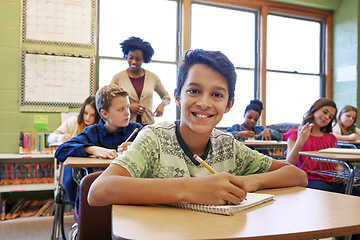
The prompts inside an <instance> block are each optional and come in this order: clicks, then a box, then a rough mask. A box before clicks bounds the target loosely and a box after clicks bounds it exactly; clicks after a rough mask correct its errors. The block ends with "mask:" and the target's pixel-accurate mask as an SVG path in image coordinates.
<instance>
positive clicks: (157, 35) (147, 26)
mask: <svg viewBox="0 0 360 240" xmlns="http://www.w3.org/2000/svg"><path fill="white" fill-rule="evenodd" d="M99 21H100V24H99V31H100V33H99V35H100V37H99V55H100V56H111V57H123V54H122V52H121V49H120V46H119V43H121V42H122V41H124V40H125V39H127V38H129V37H131V36H136V37H140V38H142V39H144V40H145V41H147V42H149V43H150V44H151V45H152V47H153V48H154V50H155V54H154V57H153V60H161V61H175V60H176V44H177V43H176V36H177V34H176V31H177V24H176V22H177V3H176V1H169V0H151V1H149V0H131V1H128V0H106V1H100V20H99Z"/></svg>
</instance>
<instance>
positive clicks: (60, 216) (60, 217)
mask: <svg viewBox="0 0 360 240" xmlns="http://www.w3.org/2000/svg"><path fill="white" fill-rule="evenodd" d="M63 177H64V165H63V163H60V173H59V181H58V185H57V186H56V189H55V191H56V192H55V194H56V196H55V204H56V207H55V214H54V224H53V230H52V235H51V239H52V240H57V239H59V236H60V230H61V235H62V239H64V240H66V237H65V231H64V205H65V202H64V187H63Z"/></svg>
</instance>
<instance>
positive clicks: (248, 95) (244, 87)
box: [217, 70, 254, 128]
mask: <svg viewBox="0 0 360 240" xmlns="http://www.w3.org/2000/svg"><path fill="white" fill-rule="evenodd" d="M236 74H237V81H236V90H235V103H234V106H233V107H232V109H231V110H230V111H229V112H228V113H226V114H225V115H224V117H223V119H222V120H221V122H220V123H219V124H218V125H217V127H225V128H227V127H230V126H232V125H234V124H237V123H243V122H244V111H245V108H246V106H247V105H248V104H249V103H250V100H252V99H254V71H248V70H237V71H236Z"/></svg>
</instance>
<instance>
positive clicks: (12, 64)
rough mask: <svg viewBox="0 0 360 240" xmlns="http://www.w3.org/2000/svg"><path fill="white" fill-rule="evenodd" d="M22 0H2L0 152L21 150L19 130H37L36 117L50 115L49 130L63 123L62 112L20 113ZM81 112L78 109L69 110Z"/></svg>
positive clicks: (74, 50)
mask: <svg viewBox="0 0 360 240" xmlns="http://www.w3.org/2000/svg"><path fill="white" fill-rule="evenodd" d="M20 26H21V0H0V73H1V76H0V106H1V107H0V153H18V152H19V137H20V132H21V131H22V132H32V131H34V116H35V115H47V116H48V131H46V132H52V131H54V130H55V129H56V128H57V127H58V126H59V125H60V123H61V119H60V113H55V112H20V110H19V94H20V93H19V91H20V88H19V86H20V50H21V35H20V33H21V27H20ZM22 48H23V49H25V50H45V51H54V52H69V53H78V54H87V55H91V54H92V53H93V50H92V49H80V48H79V49H77V48H70V47H59V46H45V48H44V46H39V45H34V44H33V45H31V44H24V45H23V46H22ZM69 111H70V112H78V111H79V108H74V109H69Z"/></svg>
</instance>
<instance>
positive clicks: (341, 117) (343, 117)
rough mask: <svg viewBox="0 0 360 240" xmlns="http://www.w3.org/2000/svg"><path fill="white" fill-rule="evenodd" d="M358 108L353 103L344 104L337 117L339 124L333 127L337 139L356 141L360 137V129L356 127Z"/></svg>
mask: <svg viewBox="0 0 360 240" xmlns="http://www.w3.org/2000/svg"><path fill="white" fill-rule="evenodd" d="M356 119H357V109H356V108H355V107H353V106H351V105H346V106H344V107H343V108H342V109H341V110H340V112H339V114H338V118H337V121H338V122H337V124H336V125H335V126H334V127H333V133H334V135H335V136H336V138H337V140H340V141H355V140H358V139H360V129H359V128H357V127H356Z"/></svg>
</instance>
